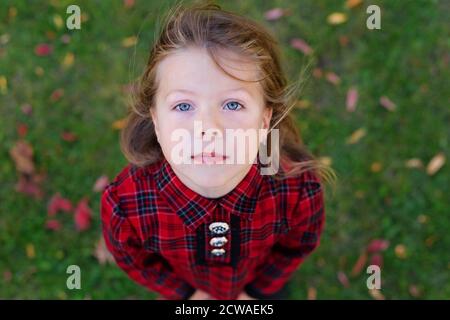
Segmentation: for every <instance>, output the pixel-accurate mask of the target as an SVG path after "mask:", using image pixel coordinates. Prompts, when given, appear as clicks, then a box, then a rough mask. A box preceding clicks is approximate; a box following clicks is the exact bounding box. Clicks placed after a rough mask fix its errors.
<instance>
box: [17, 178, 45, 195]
mask: <svg viewBox="0 0 450 320" xmlns="http://www.w3.org/2000/svg"><path fill="white" fill-rule="evenodd" d="M43 177H44V176H42V175H36V174H33V175H29V174H23V173H22V174H20V175H19V181H18V182H17V183H16V185H15V190H16V191H17V192H21V193H24V194H27V195H30V196H32V197H34V198H35V199H42V197H43V196H44V192H43V191H42V189H41V182H42V180H43Z"/></svg>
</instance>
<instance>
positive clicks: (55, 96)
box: [50, 89, 64, 102]
mask: <svg viewBox="0 0 450 320" xmlns="http://www.w3.org/2000/svg"><path fill="white" fill-rule="evenodd" d="M63 95H64V90H63V89H56V90H55V91H53V92H52V95H51V96H50V100H51V101H53V102H55V101H58V100H59V99H61V97H62V96H63Z"/></svg>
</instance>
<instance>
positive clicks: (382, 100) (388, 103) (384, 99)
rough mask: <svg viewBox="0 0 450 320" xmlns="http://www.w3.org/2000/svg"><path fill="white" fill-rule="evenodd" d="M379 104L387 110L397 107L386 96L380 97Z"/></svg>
mask: <svg viewBox="0 0 450 320" xmlns="http://www.w3.org/2000/svg"><path fill="white" fill-rule="evenodd" d="M380 104H381V105H382V106H383V107H384V108H385V109H387V110H389V111H394V110H395V109H396V108H397V105H396V104H395V103H394V102H392V100H391V99H389V98H388V97H386V96H382V97H381V98H380Z"/></svg>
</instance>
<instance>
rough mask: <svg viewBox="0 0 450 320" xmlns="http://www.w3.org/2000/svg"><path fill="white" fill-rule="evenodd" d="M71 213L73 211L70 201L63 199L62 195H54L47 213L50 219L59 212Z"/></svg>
mask: <svg viewBox="0 0 450 320" xmlns="http://www.w3.org/2000/svg"><path fill="white" fill-rule="evenodd" d="M60 210H62V211H65V212H69V211H71V210H72V203H71V202H70V200H68V199H65V198H63V197H61V194H60V193H59V192H58V193H56V194H54V195H53V197H52V198H51V199H50V201H49V202H48V205H47V213H48V215H49V216H50V217H53V216H55V215H56V213H57V212H58V211H60Z"/></svg>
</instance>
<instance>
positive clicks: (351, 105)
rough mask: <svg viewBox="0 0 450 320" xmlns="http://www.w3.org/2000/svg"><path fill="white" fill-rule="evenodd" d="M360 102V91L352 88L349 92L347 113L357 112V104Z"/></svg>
mask: <svg viewBox="0 0 450 320" xmlns="http://www.w3.org/2000/svg"><path fill="white" fill-rule="evenodd" d="M357 102H358V90H357V89H356V88H355V87H351V88H350V89H348V91H347V103H346V104H347V111H349V112H353V111H355V110H356V103H357Z"/></svg>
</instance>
